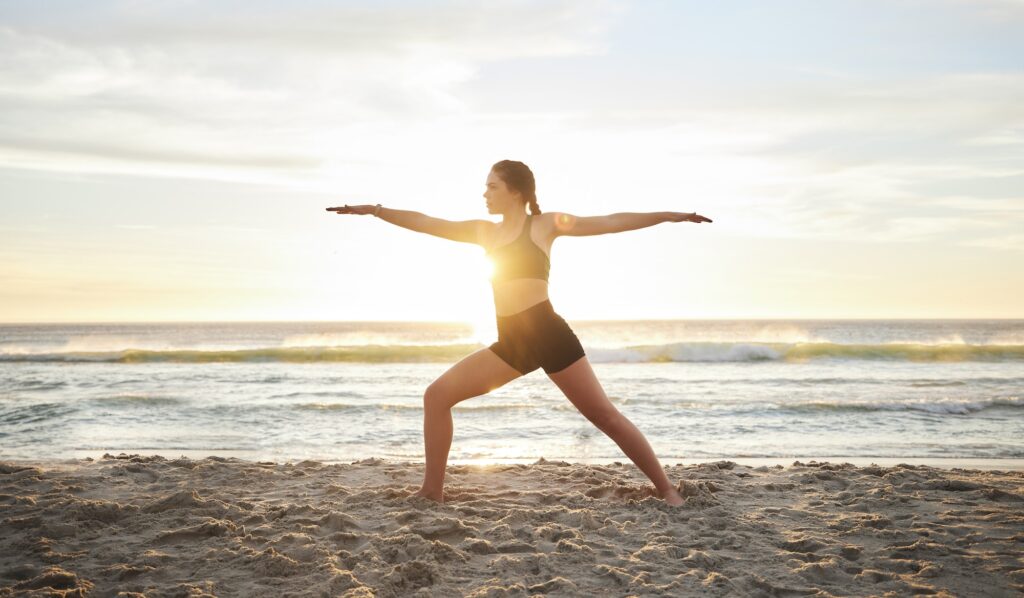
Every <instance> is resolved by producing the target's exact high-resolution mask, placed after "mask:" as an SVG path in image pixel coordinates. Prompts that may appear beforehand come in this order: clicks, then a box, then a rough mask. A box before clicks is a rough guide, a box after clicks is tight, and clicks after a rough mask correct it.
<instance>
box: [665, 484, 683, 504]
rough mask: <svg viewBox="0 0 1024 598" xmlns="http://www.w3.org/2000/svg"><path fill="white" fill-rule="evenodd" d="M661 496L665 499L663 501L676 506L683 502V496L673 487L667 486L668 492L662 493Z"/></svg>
mask: <svg viewBox="0 0 1024 598" xmlns="http://www.w3.org/2000/svg"><path fill="white" fill-rule="evenodd" d="M661 498H663V499H665V502H666V503H668V504H670V505H672V506H673V507H678V506H680V505H682V504H683V497H682V495H681V494H679V491H678V490H676V489H675V488H669V490H668V492H664V493H662V495H661Z"/></svg>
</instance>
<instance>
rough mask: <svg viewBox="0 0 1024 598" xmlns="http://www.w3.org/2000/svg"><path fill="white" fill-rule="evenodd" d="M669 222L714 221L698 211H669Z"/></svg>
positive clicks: (698, 222)
mask: <svg viewBox="0 0 1024 598" xmlns="http://www.w3.org/2000/svg"><path fill="white" fill-rule="evenodd" d="M668 221H669V222H696V223H697V224H700V223H701V222H714V221H713V220H711V219H710V218H705V217H704V216H701V215H700V214H698V213H697V212H669V218H668Z"/></svg>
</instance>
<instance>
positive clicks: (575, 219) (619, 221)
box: [555, 212, 712, 237]
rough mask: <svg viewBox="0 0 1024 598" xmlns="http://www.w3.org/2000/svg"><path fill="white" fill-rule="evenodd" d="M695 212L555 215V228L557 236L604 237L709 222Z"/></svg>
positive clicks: (708, 219)
mask: <svg viewBox="0 0 1024 598" xmlns="http://www.w3.org/2000/svg"><path fill="white" fill-rule="evenodd" d="M711 221H712V220H711V219H710V218H705V217H704V216H701V215H700V214H697V213H696V212H692V213H690V212H619V213H616V214H608V215H607V216H573V215H572V214H563V213H556V214H555V228H556V230H557V231H558V235H559V236H560V235H567V236H570V237H586V236H589V235H606V234H609V233H621V232H625V231H627V230H636V229H638V228H647V227H648V226H654V225H655V224H659V223H662V222H696V223H697V224H700V223H701V222H711Z"/></svg>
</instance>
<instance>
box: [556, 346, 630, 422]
mask: <svg viewBox="0 0 1024 598" xmlns="http://www.w3.org/2000/svg"><path fill="white" fill-rule="evenodd" d="M548 378H551V380H552V381H553V382H554V383H555V384H556V385H557V386H558V388H559V389H561V391H562V392H563V393H564V394H565V396H566V398H567V399H569V401H570V402H571V403H572V404H573V405H574V406H575V407H576V409H578V410H579V412H580V413H582V414H583V417H586V418H587V419H588V420H590V421H591V423H593V424H594V425H595V426H597V427H598V428H600V429H604V427H605V426H607V425H608V424H610V423H611V422H613V421H615V420H616V419H618V418H620V417H622V414H621V413H619V410H618V409H616V408H615V405H612V402H611V401H609V400H608V395H606V394H605V392H604V388H602V387H601V383H600V382H599V381H598V380H597V375H595V374H594V370H593V368H591V367H590V360H588V359H587V358H586V357H580V358H579V359H578V360H577V361H576V362H575V363H573V364H572V365H570V366H569V367H567V368H565V369H563V370H561V371H559V372H555V373H553V374H548Z"/></svg>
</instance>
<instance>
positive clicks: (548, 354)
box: [490, 299, 585, 374]
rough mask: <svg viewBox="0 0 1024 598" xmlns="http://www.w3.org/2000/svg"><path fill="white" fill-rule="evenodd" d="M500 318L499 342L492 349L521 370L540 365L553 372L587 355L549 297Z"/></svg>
mask: <svg viewBox="0 0 1024 598" xmlns="http://www.w3.org/2000/svg"><path fill="white" fill-rule="evenodd" d="M497 319H498V342H496V343H494V344H492V345H491V346H490V349H491V350H492V351H494V352H495V353H496V354H497V355H498V357H500V358H501V359H502V360H503V361H504V362H505V363H507V364H509V365H510V366H512V367H513V368H515V369H516V370H517V371H519V372H520V373H522V374H529V373H530V372H532V371H534V370H535V369H537V368H544V372H545V373H547V374H553V373H555V372H559V371H561V370H563V369H565V368H567V367H569V366H570V365H572V364H574V363H576V361H577V360H578V359H579V358H580V357H583V356H584V355H585V353H584V352H583V345H581V344H580V339H578V338H576V334H575V333H573V331H572V329H571V328H569V325H568V324H567V323H566V322H565V320H563V319H562V316H560V315H558V314H557V313H555V309H554V307H552V306H551V300H550V299H545V300H544V301H541V302H540V303H538V304H536V305H534V306H532V307H529V308H527V309H524V310H523V311H521V312H519V313H516V314H512V315H511V316H497Z"/></svg>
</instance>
